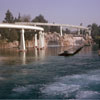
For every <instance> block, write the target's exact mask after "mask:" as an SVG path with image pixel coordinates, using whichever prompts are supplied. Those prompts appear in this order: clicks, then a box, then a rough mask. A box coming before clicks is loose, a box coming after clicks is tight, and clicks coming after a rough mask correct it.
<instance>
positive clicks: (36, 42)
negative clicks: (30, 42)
mask: <svg viewBox="0 0 100 100" xmlns="http://www.w3.org/2000/svg"><path fill="white" fill-rule="evenodd" d="M35 47H36V48H37V47H38V41H37V34H35Z"/></svg>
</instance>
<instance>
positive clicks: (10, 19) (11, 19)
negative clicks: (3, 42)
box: [3, 10, 14, 23]
mask: <svg viewBox="0 0 100 100" xmlns="http://www.w3.org/2000/svg"><path fill="white" fill-rule="evenodd" d="M3 22H4V23H14V17H13V15H12V13H11V12H10V11H9V10H7V12H6V14H5V19H4V21H3Z"/></svg>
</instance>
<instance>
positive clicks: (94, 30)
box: [88, 23, 100, 42]
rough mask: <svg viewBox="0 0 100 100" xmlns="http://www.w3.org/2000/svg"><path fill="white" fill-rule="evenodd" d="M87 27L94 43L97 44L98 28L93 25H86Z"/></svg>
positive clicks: (99, 30) (99, 31)
mask: <svg viewBox="0 0 100 100" xmlns="http://www.w3.org/2000/svg"><path fill="white" fill-rule="evenodd" d="M88 27H89V28H90V29H91V35H92V38H93V39H94V41H95V42H98V40H100V26H98V25H97V24H96V23H93V24H92V25H88Z"/></svg>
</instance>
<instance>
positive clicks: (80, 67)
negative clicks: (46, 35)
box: [0, 46, 100, 100]
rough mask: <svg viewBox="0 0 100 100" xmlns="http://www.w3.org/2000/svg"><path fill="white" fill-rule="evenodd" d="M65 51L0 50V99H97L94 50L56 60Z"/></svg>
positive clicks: (98, 62) (98, 66)
mask: <svg viewBox="0 0 100 100" xmlns="http://www.w3.org/2000/svg"><path fill="white" fill-rule="evenodd" d="M66 49H68V48H65V47H64V48H61V47H49V48H46V49H44V50H37V49H34V48H28V49H27V52H18V50H17V49H16V48H14V49H0V99H50V98H51V99H78V100H79V99H98V98H99V99H100V57H99V56H98V54H97V47H96V46H93V47H84V48H83V49H82V50H81V51H80V52H79V53H78V54H76V55H74V56H71V57H60V56H58V53H59V52H62V51H63V50H66Z"/></svg>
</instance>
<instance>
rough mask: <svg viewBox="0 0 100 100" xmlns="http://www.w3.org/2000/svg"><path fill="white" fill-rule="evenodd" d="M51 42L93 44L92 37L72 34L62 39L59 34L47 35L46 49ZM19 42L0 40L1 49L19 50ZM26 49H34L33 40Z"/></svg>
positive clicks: (26, 43)
mask: <svg viewBox="0 0 100 100" xmlns="http://www.w3.org/2000/svg"><path fill="white" fill-rule="evenodd" d="M50 41H56V42H57V44H58V45H60V46H73V45H74V46H75V45H91V43H92V42H93V40H92V38H91V36H85V37H84V36H77V35H76V36H75V35H72V34H64V35H63V36H62V37H61V36H60V34H59V33H56V32H55V33H48V34H47V33H45V47H47V46H48V44H49V42H50ZM19 43H20V42H19V41H14V42H7V41H6V40H0V48H19ZM25 45H26V48H31V47H34V38H33V40H30V41H29V40H26V41H25Z"/></svg>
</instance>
